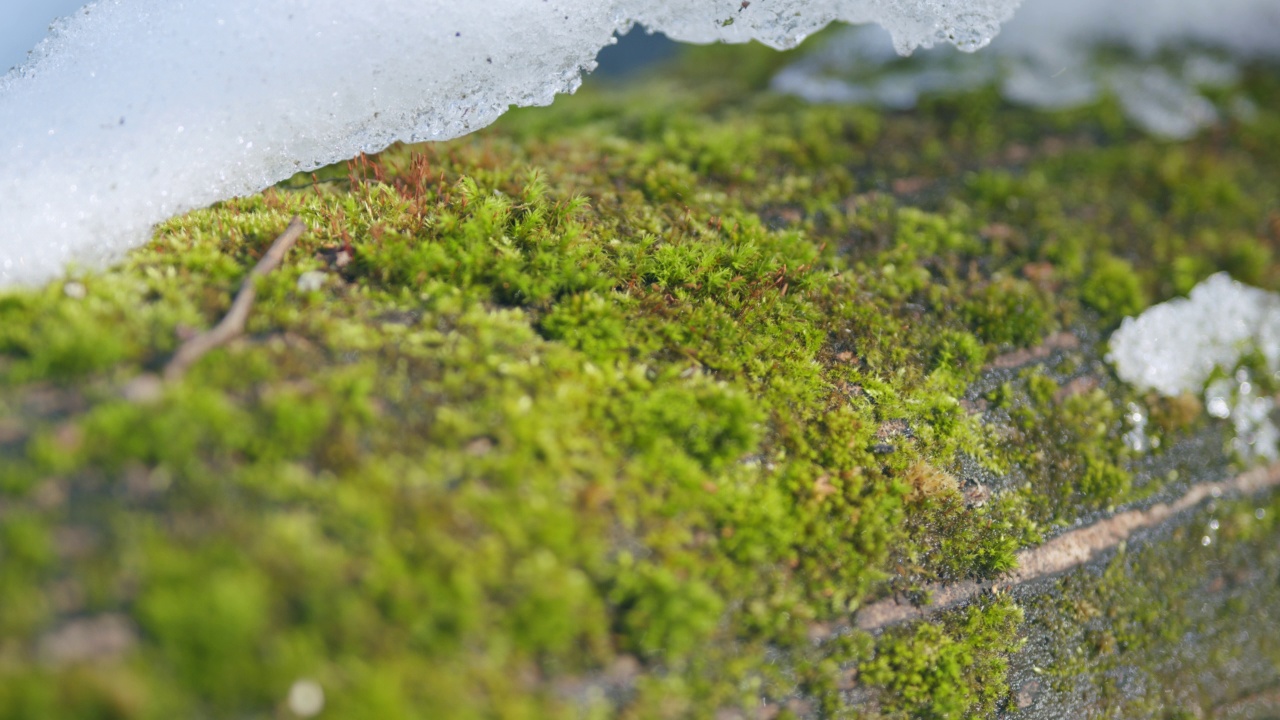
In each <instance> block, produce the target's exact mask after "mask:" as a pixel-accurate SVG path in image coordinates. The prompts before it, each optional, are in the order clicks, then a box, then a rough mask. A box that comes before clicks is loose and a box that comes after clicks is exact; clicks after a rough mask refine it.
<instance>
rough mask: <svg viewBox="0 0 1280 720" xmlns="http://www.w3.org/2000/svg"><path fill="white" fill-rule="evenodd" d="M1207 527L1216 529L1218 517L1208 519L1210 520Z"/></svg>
mask: <svg viewBox="0 0 1280 720" xmlns="http://www.w3.org/2000/svg"><path fill="white" fill-rule="evenodd" d="M1209 529H1210V530H1217V529H1218V519H1217V518H1214V519H1213V520H1210V521H1209Z"/></svg>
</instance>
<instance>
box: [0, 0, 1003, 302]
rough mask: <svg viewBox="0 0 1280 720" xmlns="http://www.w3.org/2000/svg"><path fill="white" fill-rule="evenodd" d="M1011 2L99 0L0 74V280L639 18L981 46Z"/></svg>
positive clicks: (748, 34) (497, 106)
mask: <svg viewBox="0 0 1280 720" xmlns="http://www.w3.org/2000/svg"><path fill="white" fill-rule="evenodd" d="M43 2H45V0H20V3H21V4H23V5H24V6H35V5H38V4H40V3H43ZM1017 2H1018V0H969V1H968V2H963V3H938V2H936V1H934V0H757V1H756V2H743V1H742V0H488V1H487V2H454V1H452V0H368V1H367V2H350V1H349V0H276V1H274V2H262V1H261V0H187V1H186V2H174V1H173V0H102V1H101V2H98V3H96V4H91V5H89V6H87V7H86V8H84V9H82V10H80V11H77V12H76V14H75V15H74V16H73V17H71V18H69V19H68V20H66V21H64V22H62V23H61V24H60V25H59V26H58V28H57V29H56V31H55V32H54V33H53V35H52V36H51V37H50V38H48V39H47V40H45V41H44V42H43V43H42V44H41V45H40V46H39V47H37V48H36V50H35V52H34V53H33V56H32V59H31V60H30V61H29V62H28V63H27V64H26V65H24V66H22V67H20V68H18V69H17V70H15V71H13V72H11V73H10V74H8V75H7V76H5V77H3V78H0V285H2V284H5V283H13V282H33V281H40V280H44V279H47V278H49V277H52V276H56V275H57V274H59V273H61V272H62V269H63V267H64V265H65V264H66V263H67V262H68V261H71V260H75V261H76V262H80V263H89V264H93V263H96V262H101V261H102V260H105V259H111V258H115V257H118V256H119V255H120V254H121V253H122V252H123V251H124V250H126V249H128V248H129V247H132V246H135V245H137V244H140V243H141V242H143V241H145V239H146V238H147V237H148V234H149V231H150V228H151V226H152V225H153V224H154V223H156V222H158V221H161V220H163V219H165V218H167V217H169V216H171V215H173V214H175V213H178V212H182V211H185V210H189V209H192V208H196V207H201V206H204V205H208V204H209V203H212V202H214V201H216V200H220V199H224V198H227V197H232V196H236V195H243V194H247V193H252V192H255V191H258V190H260V189H262V188H264V187H266V186H268V185H271V184H272V183H275V182H278V181H280V180H282V179H285V178H287V177H290V176H292V175H293V174H295V173H297V172H299V171H303V170H309V169H313V168H316V167H319V166H322V165H325V164H328V163H332V162H336V161H339V160H343V159H347V158H351V157H353V156H355V155H357V154H359V153H360V152H361V151H377V150H381V149H382V148H385V147H386V146H387V145H389V144H390V143H392V142H394V141H396V140H405V141H421V140H442V139H447V138H452V137H457V136H459V135H463V134H465V133H468V132H471V131H473V130H476V129H477V128H481V127H484V126H485V125H488V124H489V123H491V122H493V121H494V119H496V118H497V117H498V116H499V115H501V114H502V113H503V112H505V111H506V110H507V108H508V107H509V106H511V105H544V104H547V103H550V102H551V100H552V98H554V97H555V95H556V94H557V93H562V92H571V91H573V90H574V89H575V88H576V87H577V86H578V84H579V82H580V78H581V73H582V71H583V70H590V69H591V68H592V67H594V58H595V56H596V53H597V52H598V51H599V50H600V49H601V48H602V47H604V46H605V45H608V44H610V43H611V42H613V38H614V35H615V33H617V32H620V31H623V30H625V29H627V28H629V27H630V26H631V25H632V24H633V23H637V22H638V23H642V24H643V25H645V26H646V27H649V28H651V29H654V30H661V31H664V32H666V33H667V34H668V35H670V36H671V37H673V38H675V39H677V40H684V41H689V42H713V41H728V42H744V41H747V40H750V39H757V40H760V41H762V42H765V43H767V44H769V45H772V46H774V47H779V48H781V47H789V46H792V45H795V44H796V43H798V42H800V41H801V40H802V39H803V38H804V37H805V36H806V35H808V34H809V33H812V32H814V31H815V30H818V29H820V28H821V27H823V26H825V25H826V24H828V23H829V22H831V21H832V20H837V19H839V20H845V21H849V22H872V21H874V22H878V23H880V24H881V25H883V26H884V27H885V28H887V29H888V30H889V31H890V32H891V33H892V35H893V38H894V42H895V43H896V45H897V47H898V49H899V50H901V51H903V52H906V51H909V50H910V49H912V48H914V47H916V46H919V45H926V46H928V45H932V44H934V43H936V42H949V43H953V44H955V45H957V46H960V47H963V48H966V49H975V48H978V47H980V46H982V45H984V44H986V43H987V42H988V41H989V40H990V38H991V37H992V36H993V35H995V33H996V32H997V30H998V29H999V26H1000V23H1001V22H1003V21H1004V20H1007V19H1008V17H1009V16H1010V15H1011V14H1012V12H1013V9H1014V8H1015V7H1016V5H1017ZM6 12H14V11H13V10H8V11H6ZM3 50H4V48H0V51H3Z"/></svg>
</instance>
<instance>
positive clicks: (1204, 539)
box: [1200, 535, 1213, 547]
mask: <svg viewBox="0 0 1280 720" xmlns="http://www.w3.org/2000/svg"><path fill="white" fill-rule="evenodd" d="M1211 542H1213V539H1212V538H1210V537H1209V536H1208V535H1205V536H1204V537H1202V538H1200V544H1201V545H1203V546H1205V547H1209V543H1211Z"/></svg>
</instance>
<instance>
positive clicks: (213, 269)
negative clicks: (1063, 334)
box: [0, 47, 1280, 718]
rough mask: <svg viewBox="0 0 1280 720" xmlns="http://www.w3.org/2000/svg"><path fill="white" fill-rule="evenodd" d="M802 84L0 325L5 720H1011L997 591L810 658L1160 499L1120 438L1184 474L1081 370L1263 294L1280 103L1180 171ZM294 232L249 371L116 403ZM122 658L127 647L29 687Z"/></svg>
mask: <svg viewBox="0 0 1280 720" xmlns="http://www.w3.org/2000/svg"><path fill="white" fill-rule="evenodd" d="M779 58H780V56H778V55H776V54H773V53H772V52H771V51H767V50H764V49H762V48H758V47H748V48H724V47H722V48H704V49H699V50H697V51H695V52H694V53H692V54H691V56H690V58H689V59H688V60H687V61H686V63H687V64H686V65H685V66H682V67H683V69H673V70H672V71H671V72H672V79H670V80H667V81H662V82H652V83H649V84H643V85H639V86H635V87H631V88H627V89H626V90H624V91H620V92H616V93H614V92H606V91H603V90H599V89H597V90H591V89H588V90H587V91H585V92H584V93H582V94H580V95H578V96H575V97H573V98H565V99H563V100H562V101H559V102H557V104H556V105H555V106H553V107H552V108H548V109H539V110H526V111H520V112H516V113H513V114H512V115H510V116H508V117H507V118H506V119H504V121H503V122H501V123H500V124H499V125H497V126H495V127H494V128H492V129H490V130H487V131H485V132H483V133H480V134H477V135H475V136H472V137H469V138H465V139H462V140H459V141H455V142H451V143H444V144H438V145H430V146H418V147H395V148H392V149H390V150H388V151H387V152H385V153H383V154H381V155H379V156H377V157H371V158H361V159H359V160H358V161H356V162H353V163H351V164H350V165H349V166H346V167H335V168H328V169H325V170H323V171H321V172H319V173H317V174H316V175H315V176H308V177H299V178H295V179H294V180H292V181H290V182H289V183H285V184H282V185H281V186H280V187H278V188H274V189H272V190H269V191H267V192H265V193H262V194H260V195H257V196H254V197H250V198H244V199H239V200H233V201H228V202H226V203H223V204H220V205H217V206H215V207H213V208H209V209H205V210H201V211H197V212H194V213H191V214H189V215H186V216H183V217H180V218H176V219H174V220H172V221H170V222H168V223H166V224H164V225H163V226H162V227H161V228H159V229H158V231H157V233H156V237H155V239H154V240H153V242H152V243H151V244H149V245H148V246H146V247H145V248H142V249H140V250H138V251H136V252H134V253H133V254H131V255H130V256H129V257H128V258H127V259H126V260H125V261H124V262H123V263H122V264H120V265H119V266H116V267H114V268H111V269H107V270H101V271H93V272H85V273H77V274H76V275H75V277H74V279H71V278H68V279H67V280H65V281H59V282H54V283H51V284H49V285H48V286H46V287H43V288H35V289H26V290H8V291H5V292H3V293H0V600H2V602H0V717H15V718H17V717H47V718H91V717H102V718H162V717H166V718H167V717H246V718H253V717H275V716H282V715H283V713H285V709H284V698H285V697H286V694H287V692H288V690H289V687H290V686H291V684H292V683H293V682H294V681H296V680H297V679H299V678H313V679H315V680H316V681H318V682H320V683H321V685H322V686H323V687H324V689H325V693H326V698H327V699H326V703H327V710H326V715H331V716H333V717H365V716H371V717H414V716H439V717H450V718H482V717H484V718H489V717H504V718H517V717H519V718H552V717H583V716H585V717H607V716H620V717H635V718H649V717H653V718H662V717H686V716H687V717H711V716H715V714H716V713H724V714H725V715H729V714H730V713H732V712H735V711H742V712H749V711H751V712H753V711H754V709H755V708H758V707H759V706H760V705H761V703H762V702H765V703H767V704H768V705H769V706H770V707H773V708H776V709H779V711H780V712H791V713H792V714H794V715H800V716H803V715H805V714H806V713H807V714H811V715H813V714H816V715H821V716H828V717H841V716H848V715H853V714H857V713H859V712H863V711H866V712H871V711H870V710H869V708H870V707H872V706H853V705H851V704H850V702H851V699H856V698H858V697H862V698H872V699H876V700H877V702H878V703H879V705H878V706H877V707H880V708H881V710H882V711H883V713H884V714H888V715H899V716H901V715H920V714H927V713H933V715H935V716H938V717H958V716H964V715H971V714H985V713H990V712H992V711H994V709H996V708H997V706H998V704H999V703H1000V701H1001V699H1002V698H1004V697H1005V696H1006V695H1007V694H1008V691H1007V690H1006V686H1007V682H1006V677H1007V675H1008V673H1007V672H1006V668H1007V663H1008V662H1009V657H1010V656H1011V655H1016V654H1017V648H1018V647H1019V646H1020V644H1021V638H1022V636H1023V631H1022V630H1021V629H1020V628H1021V627H1022V621H1021V617H1022V616H1021V610H1020V609H1019V605H1020V602H1015V601H1014V600H1012V599H1010V597H1008V596H1006V595H1000V596H998V597H994V598H988V599H986V600H983V601H982V602H979V603H977V604H975V605H972V606H970V607H968V608H963V609H959V610H957V611H955V612H952V613H950V614H948V615H946V616H945V617H943V618H941V619H939V620H937V621H936V622H935V621H930V622H924V623H920V624H917V625H914V626H911V627H907V628H898V629H893V630H890V631H887V632H885V633H884V634H882V635H880V636H879V637H873V636H871V635H869V634H867V633H860V632H850V633H843V634H836V635H835V637H834V638H831V637H830V636H829V634H824V633H820V632H818V630H819V629H821V628H829V627H832V626H839V625H841V624H843V623H847V622H848V621H849V619H850V616H851V614H852V613H854V612H856V610H857V609H858V608H859V607H862V606H863V605H865V604H866V603H868V602H870V601H872V600H874V599H876V598H879V597H884V596H887V595H889V594H891V593H902V595H903V597H905V598H915V599H917V600H919V599H923V597H922V596H923V594H924V593H923V591H922V588H923V587H924V585H925V584H926V583H929V582H933V581H937V580H956V579H976V580H982V581H984V582H987V581H991V582H994V581H995V580H996V579H997V578H998V577H999V576H1000V574H1001V573H1002V572H1004V571H1007V570H1009V569H1010V568H1011V567H1012V566H1013V564H1014V563H1015V556H1016V553H1017V552H1018V551H1019V550H1020V549H1021V548H1023V547H1026V546H1028V545H1032V544H1035V543H1037V542H1039V541H1041V539H1042V535H1043V534H1044V533H1045V532H1047V531H1049V530H1050V529H1052V528H1054V527H1055V526H1059V525H1065V524H1069V523H1072V522H1074V521H1075V520H1076V519H1078V518H1080V517H1082V516H1089V515H1091V514H1094V513H1098V512H1103V511H1105V510H1106V509H1108V508H1112V507H1117V506H1120V505H1123V504H1125V503H1130V502H1135V501H1139V500H1142V499H1144V498H1146V497H1148V496H1150V495H1152V494H1154V493H1159V492H1163V491H1164V489H1165V488H1166V486H1167V485H1168V484H1169V483H1171V482H1173V481H1172V480H1169V479H1168V478H1169V477H1170V475H1169V474H1168V473H1166V472H1165V471H1164V469H1163V466H1160V472H1156V471H1155V470H1152V469H1151V468H1150V467H1148V466H1147V465H1151V466H1153V467H1154V466H1158V465H1159V464H1160V463H1166V464H1170V463H1172V464H1177V462H1178V457H1179V456H1178V455H1177V454H1176V453H1174V452H1173V451H1172V450H1169V451H1166V450H1163V449H1162V450H1159V451H1157V452H1155V453H1153V454H1151V455H1149V456H1139V455H1137V454H1136V453H1135V451H1133V450H1131V449H1130V448H1129V447H1128V446H1127V445H1126V443H1125V441H1124V439H1123V438H1124V434H1125V432H1127V431H1128V430H1129V427H1128V426H1127V425H1126V422H1127V421H1126V420H1125V419H1124V416H1125V410H1124V409H1125V408H1127V407H1128V404H1129V403H1139V404H1141V406H1143V407H1147V408H1149V409H1150V411H1151V416H1152V419H1153V425H1154V426H1157V427H1158V428H1159V430H1160V433H1161V435H1160V437H1161V438H1162V440H1163V443H1162V448H1175V447H1178V446H1179V443H1189V442H1192V441H1194V440H1196V438H1198V437H1200V435H1199V433H1204V432H1207V431H1212V430H1213V429H1214V428H1215V427H1217V426H1215V425H1213V424H1212V423H1211V422H1210V421H1209V420H1207V419H1205V418H1204V417H1203V415H1202V413H1201V412H1200V409H1199V408H1198V407H1196V406H1194V403H1192V404H1187V403H1185V402H1181V401H1178V402H1175V401H1158V400H1156V399H1154V398H1151V399H1148V398H1142V397H1137V396H1136V395H1135V394H1134V393H1133V392H1132V391H1131V390H1127V389H1125V388H1123V387H1118V386H1117V385H1116V384H1115V383H1114V381H1112V380H1111V379H1109V378H1108V377H1107V375H1106V372H1105V369H1103V368H1102V366H1100V365H1099V364H1098V356H1099V354H1100V352H1101V350H1100V347H1099V345H1098V343H1097V340H1096V337H1097V332H1098V331H1099V329H1101V328H1102V327H1103V326H1106V325H1108V324H1112V323H1114V322H1116V321H1118V320H1119V319H1120V318H1121V317H1122V316H1123V315H1125V314H1127V313H1131V312H1134V311H1136V310H1138V309H1140V308H1141V307H1142V306H1143V305H1145V304H1146V302H1147V301H1148V300H1151V301H1154V300H1159V299H1164V298H1167V297H1169V296H1170V295H1171V294H1172V293H1175V292H1180V291H1183V290H1185V289H1186V287H1188V283H1193V282H1195V281H1197V280H1199V279H1201V278H1203V277H1204V276H1206V275H1207V274H1209V273H1211V272H1214V271H1217V270H1220V269H1228V270H1233V271H1239V272H1246V271H1245V270H1242V269H1241V268H1244V267H1245V266H1250V267H1254V268H1255V269H1254V270H1250V271H1248V272H1250V273H1252V274H1249V275H1247V277H1248V278H1250V279H1252V280H1253V281H1255V282H1257V283H1259V284H1260V285H1263V286H1266V287H1273V288H1274V287H1275V286H1276V284H1277V282H1278V281H1280V275H1278V274H1277V271H1276V269H1275V267H1274V265H1273V264H1270V258H1271V257H1273V249H1272V245H1273V244H1274V242H1275V241H1276V239H1275V237H1274V236H1260V235H1259V233H1258V229H1259V228H1264V227H1267V225H1266V223H1267V218H1268V217H1269V213H1272V212H1274V207H1275V205H1274V203H1275V198H1277V197H1280V176H1277V175H1276V172H1275V168H1277V167H1280V156H1278V155H1277V150H1276V148H1277V147H1280V143H1277V142H1275V140H1276V138H1277V137H1280V135H1277V132H1278V131H1277V130H1276V128H1277V127H1280V115H1278V114H1277V113H1280V109H1278V108H1277V107H1276V106H1275V103H1274V102H1272V101H1271V100H1267V98H1275V97H1280V94H1277V93H1275V92H1270V91H1272V90H1274V89H1275V82H1274V80H1273V79H1271V78H1272V75H1270V74H1268V72H1266V71H1265V69H1258V70H1254V71H1251V72H1250V73H1248V74H1247V75H1246V77H1245V79H1244V80H1243V81H1242V91H1248V92H1250V93H1252V94H1253V95H1254V96H1256V97H1259V98H1263V101H1262V102H1260V105H1259V116H1260V119H1259V120H1258V121H1257V122H1256V123H1254V124H1251V125H1233V126H1232V127H1231V128H1230V132H1229V133H1226V134H1224V136H1222V137H1219V138H1216V139H1213V140H1211V139H1197V140H1193V141H1191V142H1188V143H1186V144H1184V145H1177V146H1170V145H1168V144H1163V143H1156V142H1153V141H1150V140H1147V139H1144V138H1142V137H1139V136H1136V135H1132V134H1131V133H1129V131H1128V129H1127V128H1126V127H1125V126H1124V125H1123V122H1124V121H1123V119H1122V118H1121V117H1120V116H1118V115H1117V114H1116V111H1115V108H1114V106H1112V105H1108V104H1100V105H1099V106H1096V107H1092V108H1087V109H1083V110H1078V111H1072V112H1070V113H1062V114H1049V115H1040V114H1033V113H1029V112H1025V111H1020V110H1014V109H1010V108H1007V107H1004V106H1003V105H1001V104H1000V103H999V101H998V96H997V95H996V94H995V93H994V92H993V91H992V90H991V89H989V88H988V89H983V90H979V91H975V92H973V93H971V94H969V95H967V96H965V97H964V98H961V99H957V100H946V99H939V100H931V101H930V102H928V103H926V106H925V107H924V108H923V109H922V110H921V111H920V112H918V113H914V114H888V113H880V112H876V111H872V110H868V109H863V108H835V107H814V106H806V105H801V104H798V103H797V102H795V101H793V100H789V99H785V98H778V97H775V96H772V95H769V94H768V93H760V92H756V90H758V87H759V85H760V83H761V82H762V80H763V79H764V78H767V77H768V74H769V73H770V72H771V69H772V68H774V67H776V66H777V63H778V62H781V60H780V59H779ZM1269 92H1270V94H1268V93H1269ZM1118 137H1123V138H1124V140H1125V142H1123V143H1119V142H1116V143H1112V142H1111V140H1112V139H1115V138H1118ZM1013 145H1019V146H1021V147H1022V148H1023V150H1024V151H1025V152H1024V153H1022V155H1023V156H1025V157H1027V158H1028V159H1027V160H1026V161H1025V162H1021V163H1019V164H1018V165H1016V166H1014V165H1011V164H1010V163H1009V162H1007V160H1006V158H1007V156H1008V151H1009V150H1010V149H1011V148H1012V146H1013ZM1028 148H1030V150H1028ZM972 168H977V170H975V171H973V172H969V169H972ZM903 179H909V180H910V181H911V182H906V183H901V184H899V185H900V188H912V187H921V186H925V187H934V188H936V190H935V191H930V192H926V193H918V194H914V193H913V194H908V193H906V192H903V193H894V192H889V191H887V190H886V188H888V189H892V188H894V187H895V181H897V180H903ZM922 183H923V185H921V184H922ZM1152 208H1157V209H1158V210H1159V212H1156V211H1153V210H1152ZM295 214H296V215H299V216H300V217H302V218H303V219H304V220H305V221H306V222H307V224H308V225H309V227H310V228H311V230H310V231H309V232H308V233H307V235H306V236H304V238H303V239H302V240H301V242H300V243H299V244H298V246H297V248H296V249H295V250H294V251H293V252H292V253H291V255H290V257H289V259H288V262H287V263H286V264H285V266H284V267H283V268H281V269H280V270H279V271H278V272H276V273H274V274H272V275H271V276H269V277H267V278H265V279H263V280H261V281H260V282H259V285H258V302H257V304H256V305H255V307H254V310H253V313H252V315H251V317H250V322H249V333H248V335H247V336H245V337H244V338H242V339H240V340H238V341H236V342H235V343H232V344H231V345H229V346H227V347H224V348H220V349H218V350H215V351H214V352H212V353H210V354H209V355H208V356H207V357H205V358H204V359H202V360H201V362H199V363H198V364H197V365H196V366H195V367H194V368H193V369H192V370H191V372H190V373H189V375H188V376H187V378H186V379H185V380H183V381H182V382H179V383H175V384H170V385H167V386H165V387H164V389H163V391H162V392H161V393H160V396H159V397H158V398H156V399H154V400H153V401H149V402H138V401H134V400H129V399H126V397H125V395H126V393H125V390H126V388H127V387H128V385H129V382H130V381H131V380H133V379H135V378H137V377H138V376H139V375H141V374H144V373H153V372H156V371H158V370H159V369H161V368H162V367H163V365H164V363H165V362H166V361H167V359H168V358H169V357H170V356H171V354H172V353H173V351H174V349H175V348H176V347H177V346H178V344H179V342H180V340H181V338H182V337H185V336H187V335H189V334H190V333H191V332H192V331H193V329H196V328H204V327H208V326H209V325H211V324H212V323H213V322H215V321H216V320H217V318H218V317H220V316H221V315H222V314H223V313H225V311H226V309H227V306H228V304H229V302H230V298H231V295H232V293H233V292H235V290H236V289H237V288H238V287H239V285H240V282H241V281H242V279H243V278H244V276H245V274H246V273H247V272H248V271H249V269H250V268H251V267H252V266H253V264H254V262H255V260H256V258H257V257H258V256H259V255H260V254H261V252H262V251H263V250H264V249H265V247H266V246H267V244H268V243H269V242H270V241H271V239H272V237H273V236H274V235H275V234H276V233H277V232H279V231H280V230H281V229H282V228H283V227H284V225H285V224H286V223H287V222H288V219H289V218H290V217H291V216H293V215H295ZM308 272H311V273H315V272H320V273H323V275H324V277H325V282H324V283H323V284H322V286H321V287H320V288H319V289H314V288H306V287H300V286H299V278H300V277H301V276H302V275H303V274H304V273H308ZM67 282H75V283H78V284H79V285H80V286H81V287H82V288H83V290H84V293H83V297H81V293H80V292H78V288H77V291H75V292H67V291H66V283H67ZM1064 328H1065V329H1068V330H1070V331H1071V332H1072V333H1074V334H1073V335H1072V337H1074V338H1077V340H1078V341H1079V342H1078V344H1077V345H1076V346H1072V347H1066V348H1065V349H1064V348H1059V349H1055V350H1052V351H1051V352H1050V351H1046V350H1043V348H1041V349H1040V350H1034V349H1035V348H1039V347H1040V346H1041V345H1042V344H1043V343H1044V342H1045V340H1046V337H1049V336H1051V333H1054V332H1060V331H1061V330H1062V329H1064ZM1010 358H1014V360H1010ZM1017 358H1023V359H1022V360H1018V359H1017ZM1166 452H1167V453H1168V454H1166ZM1144 463H1146V464H1145V465H1144ZM1179 467H1181V465H1179ZM1184 469H1185V470H1187V471H1188V474H1191V473H1190V468H1184ZM1175 474H1176V473H1175ZM993 478H994V480H993ZM101 615H112V616H119V617H122V618H126V619H127V621H128V623H129V627H130V628H132V629H133V632H134V635H132V636H130V640H129V642H127V643H125V645H124V646H123V647H120V648H117V649H115V650H113V651H111V652H110V653H107V655H108V657H96V656H83V657H73V658H71V659H69V660H67V659H63V660H58V661H56V662H55V661H51V660H49V659H48V658H47V657H46V655H47V653H46V652H45V651H43V650H42V649H41V648H42V647H45V646H46V645H47V644H48V642H49V641H50V638H53V637H56V636H57V635H58V633H59V632H61V631H63V630H65V629H66V628H67V627H69V626H70V624H71V623H74V622H76V621H77V620H82V619H85V618H93V617H97V616H101ZM817 635H821V636H823V637H828V639H827V640H824V641H823V642H818V643H815V642H813V641H812V640H811V637H813V636H817ZM1117 637H1119V636H1117ZM1120 641H1121V640H1120V639H1117V642H1120ZM42 653H44V654H42ZM73 655H74V653H73ZM1015 690H1016V688H1015ZM850 693H852V694H850ZM859 693H861V695H859ZM860 708H861V709H860Z"/></svg>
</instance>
